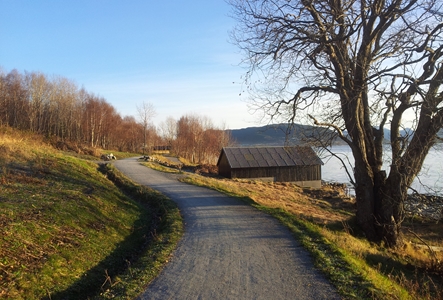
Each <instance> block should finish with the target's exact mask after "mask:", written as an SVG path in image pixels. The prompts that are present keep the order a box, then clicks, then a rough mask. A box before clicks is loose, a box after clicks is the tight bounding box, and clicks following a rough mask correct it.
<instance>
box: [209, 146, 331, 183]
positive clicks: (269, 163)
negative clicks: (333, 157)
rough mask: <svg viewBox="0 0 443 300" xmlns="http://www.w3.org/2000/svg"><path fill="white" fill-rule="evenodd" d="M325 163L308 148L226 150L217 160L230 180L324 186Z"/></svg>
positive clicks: (221, 170)
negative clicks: (254, 180)
mask: <svg viewBox="0 0 443 300" xmlns="http://www.w3.org/2000/svg"><path fill="white" fill-rule="evenodd" d="M322 165H323V162H322V161H321V159H320V158H319V157H318V156H317V154H316V153H315V152H314V150H312V148H311V147H308V146H294V147H225V148H223V149H222V151H221V153H220V156H219V158H218V162H217V166H218V173H219V175H221V176H224V177H227V178H250V179H256V180H264V181H273V182H292V183H295V184H297V185H299V186H309V187H315V188H319V187H321V166H322Z"/></svg>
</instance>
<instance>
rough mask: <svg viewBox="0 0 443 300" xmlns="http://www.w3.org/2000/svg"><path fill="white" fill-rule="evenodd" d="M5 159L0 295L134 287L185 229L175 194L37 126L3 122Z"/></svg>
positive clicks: (0, 175)
mask: <svg viewBox="0 0 443 300" xmlns="http://www.w3.org/2000/svg"><path fill="white" fill-rule="evenodd" d="M93 159H94V158H93ZM0 168H1V170H0V298H6V299H42V298H47V299H51V298H52V299H60V298H62V299H65V298H70V299H86V298H88V297H89V298H91V297H94V295H96V294H98V293H100V292H101V293H102V294H103V296H102V297H105V296H104V294H106V293H107V295H110V294H114V295H119V296H123V295H132V296H133V297H134V296H136V295H137V294H138V293H140V292H141V291H142V289H143V286H144V285H145V284H147V283H148V282H149V281H150V280H152V278H153V276H155V275H156V274H157V272H158V271H159V270H160V268H161V266H162V264H163V263H164V261H165V260H166V259H167V257H168V255H169V254H170V252H171V251H172V249H173V247H174V246H175V243H176V242H177V241H178V238H179V236H180V235H181V232H182V224H181V217H180V214H179V212H178V209H177V208H176V207H175V204H173V202H172V201H170V200H169V199H167V198H165V197H164V196H162V195H159V194H158V193H156V192H154V191H152V190H149V189H148V188H144V187H140V186H136V185H134V184H133V183H131V182H129V181H128V180H126V179H123V176H122V175H121V174H117V173H116V171H115V170H112V169H109V168H107V167H106V168H105V167H102V169H101V170H99V168H98V165H97V164H96V163H95V162H92V161H87V160H84V159H80V158H78V157H73V156H71V155H69V153H66V152H61V151H57V150H54V149H53V148H52V147H51V146H49V145H47V144H46V143H45V142H44V140H43V139H42V138H40V137H38V136H33V135H29V134H26V133H22V132H18V131H14V130H10V129H8V128H0ZM103 168H104V169H103ZM109 177H112V179H113V181H114V182H116V181H118V182H119V184H118V186H117V185H116V184H115V183H114V182H113V181H111V180H109V179H108V178H109ZM129 196H131V197H129ZM133 199H135V200H136V201H134V200H133ZM152 232H155V235H153V234H152ZM135 258H139V259H138V261H137V262H136V260H135ZM143 261H144V263H143V264H141V265H142V269H143V270H144V269H146V268H148V269H149V272H148V273H149V274H145V273H143V271H139V275H140V276H138V277H136V278H135V277H125V276H126V275H125V274H126V273H125V272H127V271H128V270H132V272H133V273H135V272H136V271H135V270H137V268H138V267H137V266H139V265H138V264H140V262H143ZM129 267H131V268H129ZM125 270H126V271H125ZM119 276H120V277H121V278H126V279H127V281H128V282H130V281H131V280H137V282H138V284H137V287H138V289H137V287H131V288H130V289H128V288H125V287H126V286H128V285H130V284H129V283H128V282H126V281H123V280H121V279H118V278H119ZM114 289H120V292H118V293H117V292H113V290H114Z"/></svg>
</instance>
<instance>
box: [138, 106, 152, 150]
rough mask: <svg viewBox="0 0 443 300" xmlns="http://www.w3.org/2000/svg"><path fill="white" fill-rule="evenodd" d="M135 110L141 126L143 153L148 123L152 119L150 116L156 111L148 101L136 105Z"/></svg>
mask: <svg viewBox="0 0 443 300" xmlns="http://www.w3.org/2000/svg"><path fill="white" fill-rule="evenodd" d="M137 112H138V117H139V122H140V124H141V125H142V127H143V154H145V150H146V146H147V145H146V137H147V133H148V127H149V123H150V122H151V121H152V118H153V117H155V115H156V112H155V109H154V105H152V104H151V103H148V102H143V103H142V104H141V105H140V106H137Z"/></svg>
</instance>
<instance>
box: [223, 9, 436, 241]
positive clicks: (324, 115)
mask: <svg viewBox="0 0 443 300" xmlns="http://www.w3.org/2000/svg"><path fill="white" fill-rule="evenodd" d="M230 3H231V5H232V7H233V16H234V18H236V19H237V20H238V26H237V27H236V29H235V30H234V31H233V41H234V42H235V43H236V44H237V45H238V46H239V47H240V48H241V49H242V50H244V54H245V59H244V63H245V64H247V66H248V67H249V71H248V73H247V77H246V83H247V84H248V87H249V89H250V91H251V94H252V95H253V96H254V97H255V98H254V104H255V105H257V107H258V108H259V109H261V110H262V111H264V112H265V113H266V114H267V115H268V116H269V118H270V119H271V120H284V121H285V122H288V123H290V124H292V123H294V122H295V121H297V122H300V121H306V120H308V119H309V118H310V119H311V120H312V121H313V122H314V123H315V124H316V125H319V126H325V127H329V128H331V129H333V130H335V132H336V134H337V135H338V136H339V138H340V139H342V140H343V141H344V142H345V143H347V144H348V145H349V146H350V148H351V150H352V153H353V156H354V160H355V163H354V174H353V175H354V178H355V191H356V200H357V219H358V222H359V224H360V225H361V227H362V229H363V231H364V232H365V234H366V236H367V238H368V239H369V240H373V241H382V240H383V241H385V242H386V244H387V245H388V246H390V247H394V246H396V245H398V244H399V243H400V242H401V239H400V236H399V233H400V228H401V223H402V220H403V218H404V212H403V203H404V201H405V199H406V197H407V191H408V188H409V187H410V185H411V183H412V182H413V180H414V178H415V177H416V176H417V174H418V172H419V171H420V169H421V167H422V165H423V161H424V159H425V157H426V155H427V153H428V151H429V149H430V148H431V147H432V146H433V144H434V143H435V141H436V134H437V132H438V131H439V129H441V128H442V126H443V104H442V102H443V95H442V81H443V67H442V65H443V36H442V34H443V32H442V30H443V23H442V20H443V14H442V13H441V12H442V11H443V2H442V1H441V0H366V1H361V0H332V1H330V0H309V1H308V0H293V1H291V0H272V1H271V0H260V1H259V0H231V1H230ZM408 120H409V121H410V122H409V123H407V121H408ZM405 127H410V128H412V130H413V132H414V133H413V135H412V136H406V135H405V134H402V132H403V131H402V129H403V128H405ZM385 128H388V129H390V136H385V135H384V132H385V130H384V129H385ZM386 140H387V141H388V144H389V145H390V150H391V151H392V162H391V165H390V169H389V170H382V162H383V155H384V148H383V144H384V142H385V141H386Z"/></svg>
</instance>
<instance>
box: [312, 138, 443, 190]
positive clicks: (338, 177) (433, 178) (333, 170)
mask: <svg viewBox="0 0 443 300" xmlns="http://www.w3.org/2000/svg"><path fill="white" fill-rule="evenodd" d="M330 149H331V151H332V152H334V153H336V154H337V155H339V157H340V158H342V160H343V161H344V162H346V164H347V168H348V172H349V173H350V175H351V176H352V175H353V171H352V167H351V165H350V164H354V158H353V157H352V153H351V149H350V148H349V147H348V146H345V145H337V146H332V147H331V148H330ZM320 156H321V158H322V161H323V163H324V165H323V167H322V179H323V180H324V181H331V182H341V183H347V184H349V185H350V180H349V177H348V175H347V174H346V171H345V168H344V167H343V164H342V163H341V162H340V160H339V159H337V158H335V157H331V156H330V155H329V154H328V153H326V151H324V152H323V153H322V154H321V155H320ZM385 156H386V158H385V160H384V163H383V169H385V170H386V173H389V164H390V157H391V155H390V152H389V151H387V152H386V154H385ZM348 161H349V162H350V164H349V163H347V162H348ZM420 183H421V184H420ZM412 188H414V189H415V190H417V191H418V192H419V193H431V194H435V193H437V194H440V195H443V144H438V145H436V146H435V147H434V148H432V149H431V150H430V151H429V154H428V155H427V157H426V159H425V162H424V164H423V168H422V170H421V172H420V174H419V175H418V177H417V178H416V179H415V181H414V183H413V184H412Z"/></svg>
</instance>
